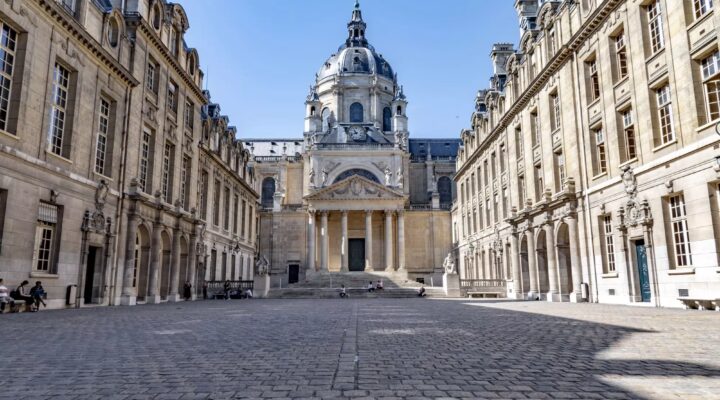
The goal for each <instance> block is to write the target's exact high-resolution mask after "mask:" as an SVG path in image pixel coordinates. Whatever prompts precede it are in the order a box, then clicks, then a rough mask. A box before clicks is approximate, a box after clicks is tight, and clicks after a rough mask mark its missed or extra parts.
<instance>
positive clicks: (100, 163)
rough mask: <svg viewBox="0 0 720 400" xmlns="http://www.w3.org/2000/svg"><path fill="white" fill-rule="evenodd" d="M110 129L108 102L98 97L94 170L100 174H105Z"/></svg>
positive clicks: (106, 171)
mask: <svg viewBox="0 0 720 400" xmlns="http://www.w3.org/2000/svg"><path fill="white" fill-rule="evenodd" d="M109 131H110V102H109V101H107V100H106V99H104V98H101V99H100V112H99V117H98V132H97V142H96V143H95V172H97V173H98V174H100V175H107V174H108V172H109V171H108V170H109V168H106V167H107V162H106V161H107V156H108V146H109V140H108V139H109V138H108V134H109Z"/></svg>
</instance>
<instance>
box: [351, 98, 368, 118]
mask: <svg viewBox="0 0 720 400" xmlns="http://www.w3.org/2000/svg"><path fill="white" fill-rule="evenodd" d="M364 118H365V116H364V110H363V105H362V104H360V103H352V104H351V105H350V122H363V120H364Z"/></svg>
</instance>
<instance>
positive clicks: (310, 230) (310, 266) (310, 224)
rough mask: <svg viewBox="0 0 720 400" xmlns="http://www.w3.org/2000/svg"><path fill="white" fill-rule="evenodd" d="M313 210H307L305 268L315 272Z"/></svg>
mask: <svg viewBox="0 0 720 400" xmlns="http://www.w3.org/2000/svg"><path fill="white" fill-rule="evenodd" d="M316 235H317V232H316V230H315V211H310V212H308V248H307V258H308V260H307V270H308V272H310V273H313V272H315V236H316Z"/></svg>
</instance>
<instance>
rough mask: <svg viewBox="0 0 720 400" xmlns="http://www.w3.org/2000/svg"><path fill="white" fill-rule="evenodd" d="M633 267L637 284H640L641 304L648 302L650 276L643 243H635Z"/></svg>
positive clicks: (639, 241)
mask: <svg viewBox="0 0 720 400" xmlns="http://www.w3.org/2000/svg"><path fill="white" fill-rule="evenodd" d="M635 265H636V267H637V271H638V283H639V284H640V296H641V298H642V301H643V302H649V301H650V276H649V274H648V264H647V253H646V252H645V241H644V240H636V241H635Z"/></svg>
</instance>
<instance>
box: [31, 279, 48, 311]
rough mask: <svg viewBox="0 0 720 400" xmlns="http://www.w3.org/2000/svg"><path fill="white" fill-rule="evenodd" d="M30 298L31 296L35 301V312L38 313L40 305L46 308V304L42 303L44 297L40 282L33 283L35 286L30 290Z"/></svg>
mask: <svg viewBox="0 0 720 400" xmlns="http://www.w3.org/2000/svg"><path fill="white" fill-rule="evenodd" d="M30 296H32V298H33V300H34V301H35V311H40V304H41V303H42V305H43V306H45V307H47V304H45V302H44V301H43V297H45V289H43V287H42V282H40V281H37V282H35V286H33V287H32V288H30Z"/></svg>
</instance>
